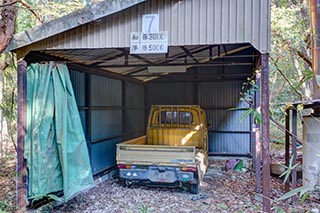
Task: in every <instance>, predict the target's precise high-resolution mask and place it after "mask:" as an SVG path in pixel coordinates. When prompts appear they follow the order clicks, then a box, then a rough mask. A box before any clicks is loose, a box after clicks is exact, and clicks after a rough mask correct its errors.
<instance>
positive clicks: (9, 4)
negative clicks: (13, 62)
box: [0, 0, 17, 54]
mask: <svg viewBox="0 0 320 213" xmlns="http://www.w3.org/2000/svg"><path fill="white" fill-rule="evenodd" d="M16 3H17V1H16V0H3V2H2V5H0V7H1V8H2V9H1V20H0V54H1V53H2V52H3V51H4V50H5V49H6V48H7V47H8V45H9V43H10V40H11V38H12V35H13V33H14V29H15V22H16Z"/></svg>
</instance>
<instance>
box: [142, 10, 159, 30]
mask: <svg viewBox="0 0 320 213" xmlns="http://www.w3.org/2000/svg"><path fill="white" fill-rule="evenodd" d="M159 31H160V29H159V14H145V15H143V16H142V32H143V33H159Z"/></svg>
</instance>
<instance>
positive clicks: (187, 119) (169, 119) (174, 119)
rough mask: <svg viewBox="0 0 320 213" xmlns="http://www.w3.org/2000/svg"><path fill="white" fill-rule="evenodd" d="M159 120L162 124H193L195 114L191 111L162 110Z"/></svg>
mask: <svg viewBox="0 0 320 213" xmlns="http://www.w3.org/2000/svg"><path fill="white" fill-rule="evenodd" d="M159 122H160V123H162V124H192V122H193V116H192V113H190V112H183V111H182V112H177V111H162V112H161V120H159Z"/></svg>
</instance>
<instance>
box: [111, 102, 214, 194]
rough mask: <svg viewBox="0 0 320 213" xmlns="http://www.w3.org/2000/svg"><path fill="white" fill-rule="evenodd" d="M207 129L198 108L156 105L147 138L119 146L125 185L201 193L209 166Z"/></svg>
mask: <svg viewBox="0 0 320 213" xmlns="http://www.w3.org/2000/svg"><path fill="white" fill-rule="evenodd" d="M207 128H208V125H207V121H206V115H205V112H204V110H203V109H201V108H200V107H199V106H197V105H190V106H189V105H182V106H177V105H170V106H165V105H157V106H152V107H151V110H150V114H149V120H148V126H147V134H146V136H142V137H139V138H135V139H132V140H129V141H125V142H122V143H119V144H117V167H118V168H119V178H120V179H121V180H122V181H123V182H125V183H126V184H131V183H142V184H146V185H159V186H173V187H176V186H179V187H183V186H184V187H185V186H187V187H188V188H189V189H190V192H191V193H193V194H197V193H198V192H199V184H200V180H201V178H202V177H203V175H204V174H205V171H206V169H207V166H208V131H207Z"/></svg>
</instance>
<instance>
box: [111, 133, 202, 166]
mask: <svg viewBox="0 0 320 213" xmlns="http://www.w3.org/2000/svg"><path fill="white" fill-rule="evenodd" d="M196 154H197V149H196V148H195V147H194V146H166V145H148V144H146V136H142V137H139V138H135V139H132V140H129V141H126V142H123V143H119V144H117V164H136V165H155V166H156V165H157V166H180V167H183V166H185V167H196V162H195V161H196V160H195V159H196Z"/></svg>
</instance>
